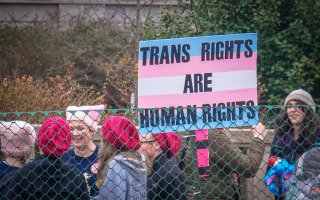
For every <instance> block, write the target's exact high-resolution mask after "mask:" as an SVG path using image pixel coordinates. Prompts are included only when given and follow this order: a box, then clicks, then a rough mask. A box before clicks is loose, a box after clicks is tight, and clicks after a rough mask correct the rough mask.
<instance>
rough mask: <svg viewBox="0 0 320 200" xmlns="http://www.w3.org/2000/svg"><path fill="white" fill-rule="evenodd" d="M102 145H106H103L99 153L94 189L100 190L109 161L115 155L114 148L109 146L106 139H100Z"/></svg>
mask: <svg viewBox="0 0 320 200" xmlns="http://www.w3.org/2000/svg"><path fill="white" fill-rule="evenodd" d="M102 143H103V144H107V145H103V147H101V149H100V151H99V163H100V166H99V169H98V174H97V182H96V187H97V188H99V189H100V188H101V187H102V185H103V183H104V181H105V178H106V174H107V171H108V164H109V162H110V160H111V159H112V158H113V157H114V156H115V155H116V154H117V150H116V149H115V148H114V146H113V145H110V144H109V142H108V141H107V139H106V138H102Z"/></svg>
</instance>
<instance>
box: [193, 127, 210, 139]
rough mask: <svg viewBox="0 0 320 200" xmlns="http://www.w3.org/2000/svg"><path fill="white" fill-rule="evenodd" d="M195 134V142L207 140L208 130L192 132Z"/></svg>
mask: <svg viewBox="0 0 320 200" xmlns="http://www.w3.org/2000/svg"><path fill="white" fill-rule="evenodd" d="M194 132H195V134H196V141H197V142H198V141H200V140H208V129H203V130H195V131H194Z"/></svg>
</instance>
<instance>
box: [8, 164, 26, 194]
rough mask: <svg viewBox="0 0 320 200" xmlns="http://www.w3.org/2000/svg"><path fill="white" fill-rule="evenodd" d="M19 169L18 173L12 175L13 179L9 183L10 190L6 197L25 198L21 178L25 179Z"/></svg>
mask: <svg viewBox="0 0 320 200" xmlns="http://www.w3.org/2000/svg"><path fill="white" fill-rule="evenodd" d="M19 171H20V170H19ZM19 171H17V173H16V174H15V175H14V176H13V177H12V179H11V180H10V182H9V183H8V189H9V191H8V193H7V195H6V199H16V200H23V199H24V197H23V194H22V192H23V189H22V188H21V180H23V176H21V175H20V173H19Z"/></svg>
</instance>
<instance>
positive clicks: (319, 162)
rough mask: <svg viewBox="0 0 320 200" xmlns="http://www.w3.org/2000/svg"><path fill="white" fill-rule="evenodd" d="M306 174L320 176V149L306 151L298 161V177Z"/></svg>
mask: <svg viewBox="0 0 320 200" xmlns="http://www.w3.org/2000/svg"><path fill="white" fill-rule="evenodd" d="M304 173H312V174H313V175H315V176H318V175H320V147H314V148H312V149H310V150H308V151H306V152H305V153H304V154H302V156H301V157H300V158H299V160H298V164H297V176H301V175H302V174H304Z"/></svg>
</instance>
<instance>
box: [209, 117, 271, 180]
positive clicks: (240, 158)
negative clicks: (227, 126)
mask: <svg viewBox="0 0 320 200" xmlns="http://www.w3.org/2000/svg"><path fill="white" fill-rule="evenodd" d="M251 132H252V134H253V137H254V138H253V140H252V142H251V144H250V145H249V146H248V149H247V155H246V154H245V153H244V152H243V151H241V150H240V149H239V148H238V147H237V146H236V144H234V143H233V142H232V141H230V139H229V137H228V136H227V135H226V134H225V133H224V132H222V131H218V132H213V133H210V134H209V145H210V159H211V160H212V162H214V163H215V162H217V163H218V164H219V165H220V166H221V167H223V169H225V170H228V172H229V173H230V174H231V173H237V174H239V175H242V176H244V177H246V178H250V177H252V176H254V175H255V173H256V172H257V171H258V169H259V165H260V163H261V161H262V158H263V154H264V150H265V145H264V142H263V139H264V137H265V136H266V135H267V131H266V129H265V127H264V126H263V125H262V124H261V123H259V124H258V125H257V126H255V127H253V128H252V130H251Z"/></svg>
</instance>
